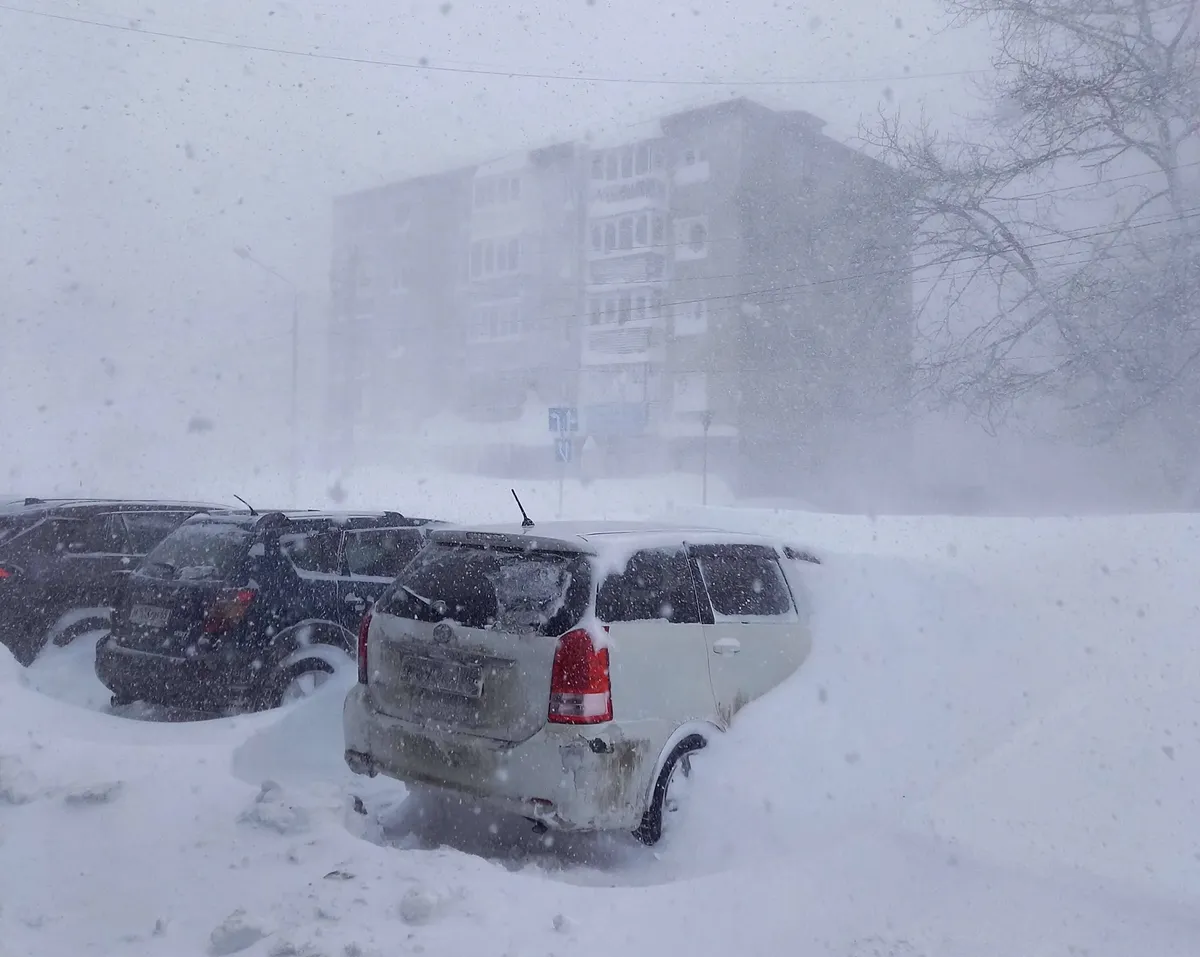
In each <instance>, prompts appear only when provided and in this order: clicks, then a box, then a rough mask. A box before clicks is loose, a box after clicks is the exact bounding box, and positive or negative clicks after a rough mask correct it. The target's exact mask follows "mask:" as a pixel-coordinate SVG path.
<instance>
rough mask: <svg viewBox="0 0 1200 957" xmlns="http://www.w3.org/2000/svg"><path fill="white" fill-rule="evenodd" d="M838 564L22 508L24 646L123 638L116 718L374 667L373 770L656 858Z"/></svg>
mask: <svg viewBox="0 0 1200 957" xmlns="http://www.w3.org/2000/svg"><path fill="white" fill-rule="evenodd" d="M518 505H519V503H518ZM813 564H819V562H818V560H817V559H816V558H815V557H814V556H812V555H811V554H808V553H807V552H804V551H801V550H798V549H796V548H794V547H791V546H789V545H786V544H784V543H782V542H779V541H776V540H773V539H770V538H765V537H760V536H753V535H736V534H731V533H728V532H720V531H714V530H711V529H697V528H665V527H659V526H653V527H652V526H639V525H631V524H613V523H605V524H596V523H591V524H580V523H555V524H551V525H545V526H536V525H534V523H533V522H532V521H530V520H529V519H528V518H525V521H524V522H523V523H522V524H521V525H519V526H494V527H452V526H449V525H448V524H447V523H445V522H442V521H436V520H431V519H425V518H409V517H405V516H404V515H401V514H399V513H396V512H353V513H350V512H343V513H326V512H312V511H306V512H298V511H268V512H258V511H255V510H253V509H249V508H245V509H240V510H237V509H231V508H226V507H221V506H211V505H204V504H199V503H177V502H170V503H162V502H96V501H87V502H79V501H41V500H36V499H25V500H21V501H19V502H13V503H9V504H7V505H4V504H0V639H2V640H3V641H4V643H5V644H7V645H8V646H9V647H10V648H11V649H12V650H13V651H14V653H15V654H16V655H17V657H18V658H19V660H21V661H23V662H25V663H29V662H30V661H32V660H33V659H34V658H35V657H36V656H37V654H38V652H39V651H40V650H41V649H42V648H43V647H44V646H45V645H46V644H47V643H49V642H55V643H65V642H67V641H69V640H71V639H72V637H74V636H77V635H79V634H82V633H86V632H91V631H95V630H97V629H103V631H102V636H101V637H100V639H99V641H98V642H97V644H96V653H95V669H96V674H97V675H98V676H99V678H100V679H101V680H102V681H103V682H104V684H105V685H106V686H107V687H108V688H109V689H110V690H111V691H112V696H113V703H114V705H120V704H125V703H131V702H133V701H137V700H143V701H148V702H152V703H155V704H159V705H167V706H173V707H177V708H183V709H187V710H195V711H202V712H210V713H211V712H218V713H219V712H228V711H231V710H234V711H240V710H259V709H265V708H273V707H277V706H280V705H282V704H286V703H287V702H289V701H291V700H293V699H297V698H300V697H304V696H305V695H307V694H308V693H311V692H312V691H313V690H315V688H316V687H317V686H319V685H320V684H321V683H322V682H323V681H324V680H326V679H327V678H328V677H329V676H330V675H331V674H333V673H334V672H335V669H336V668H337V667H338V666H339V665H340V664H349V662H350V661H351V659H352V658H354V657H357V664H358V683H357V684H356V685H355V687H354V688H353V689H352V690H351V691H350V693H349V694H348V695H347V697H346V701H345V705H344V709H343V733H344V739H345V754H344V757H345V761H346V763H347V765H348V766H349V767H350V768H351V769H352V770H353V771H355V772H357V773H360V774H366V775H370V776H375V775H377V774H384V775H388V776H390V777H393V778H396V779H398V780H400V781H403V782H404V783H405V784H406V785H407V786H408V787H409V788H410V789H412V790H421V789H425V790H429V791H432V792H436V793H440V794H450V795H455V796H457V797H458V798H460V799H464V798H465V799H467V800H470V801H473V802H478V803H479V804H482V805H487V806H490V807H492V808H494V809H497V810H501V811H504V812H508V813H514V814H518V815H522V816H524V817H526V818H528V819H529V820H530V821H532V822H533V823H534V825H535V827H536V828H538V829H546V828H556V829H564V830H615V829H621V830H627V831H631V832H633V833H634V834H635V835H636V836H637V837H638V838H639V839H640V840H642V841H643V842H645V843H648V844H653V843H655V842H656V841H658V840H659V838H660V837H661V835H662V833H663V830H664V827H665V826H666V822H667V820H668V819H669V816H670V814H671V812H672V811H673V810H675V809H677V808H678V806H679V805H680V802H681V801H682V800H683V799H684V797H685V795H686V792H687V789H688V787H689V784H690V779H691V772H692V761H693V757H694V756H695V755H696V754H697V753H698V752H699V751H701V750H702V749H703V748H705V747H706V745H707V744H708V742H709V741H710V740H712V738H713V736H714V735H716V734H720V733H721V732H722V731H724V730H725V729H726V728H728V726H729V724H730V722H731V721H732V720H733V718H734V716H735V715H736V714H737V713H738V712H739V711H740V710H741V709H742V708H743V707H745V706H746V705H747V704H748V703H749V702H751V701H754V700H755V699H757V698H759V697H761V696H762V695H763V694H765V693H767V692H768V691H770V690H771V689H772V688H774V687H775V686H776V685H778V684H779V683H780V682H782V681H783V680H784V679H785V678H787V677H788V676H789V675H790V674H792V673H793V672H795V671H796V669H798V668H799V667H800V666H801V664H802V663H803V662H804V661H805V659H806V658H807V657H808V654H809V652H810V649H811V645H812V635H811V628H810V621H809V615H810V591H809V583H808V581H807V575H808V574H809V569H811V567H812V565H813Z"/></svg>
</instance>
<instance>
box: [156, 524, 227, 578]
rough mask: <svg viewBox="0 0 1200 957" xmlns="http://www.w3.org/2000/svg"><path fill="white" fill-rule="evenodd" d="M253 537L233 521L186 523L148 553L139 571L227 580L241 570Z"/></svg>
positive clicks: (164, 576) (158, 576)
mask: <svg viewBox="0 0 1200 957" xmlns="http://www.w3.org/2000/svg"><path fill="white" fill-rule="evenodd" d="M250 538H251V535H250V531H249V530H248V529H246V528H244V527H243V526H241V525H238V524H236V523H234V522H219V521H211V520H203V519H201V520H199V521H196V520H193V521H190V522H185V523H184V524H183V525H180V526H179V528H177V529H175V531H173V532H172V533H171V534H170V535H168V536H167V537H166V538H165V539H163V541H162V542H161V543H160V544H159V545H158V547H156V548H155V549H154V550H153V551H151V552H150V554H149V555H147V556H146V559H145V561H143V562H142V564H141V567H139V568H138V572H137V573H138V574H139V575H144V576H146V577H148V578H160V579H187V578H193V579H205V580H210V581H211V580H218V581H221V580H226V579H229V578H232V577H233V576H235V575H236V574H237V573H238V572H239V571H240V570H241V564H242V561H243V559H244V558H245V556H246V552H247V550H248V547H249V544H250Z"/></svg>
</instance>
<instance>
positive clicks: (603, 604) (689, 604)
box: [596, 548, 700, 625]
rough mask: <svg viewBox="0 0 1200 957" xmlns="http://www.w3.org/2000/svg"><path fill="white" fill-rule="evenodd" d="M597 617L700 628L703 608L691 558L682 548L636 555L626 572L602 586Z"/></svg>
mask: <svg viewBox="0 0 1200 957" xmlns="http://www.w3.org/2000/svg"><path fill="white" fill-rule="evenodd" d="M596 616H597V617H598V618H599V619H600V620H601V621H604V622H616V621H651V620H654V619H661V618H665V619H666V620H667V621H669V622H671V623H673V624H677V625H688V624H698V623H699V622H700V607H699V604H698V603H697V601H696V589H695V585H694V584H693V582H692V571H691V568H690V566H689V565H688V559H687V554H686V553H685V552H684V550H683V549H682V548H678V549H671V548H647V549H643V550H642V551H640V552H635V553H634V555H633V557H632V558H630V559H629V562H628V563H627V564H626V566H625V570H624V571H623V572H621V573H620V574H610V575H609V576H608V577H607V578H605V579H604V580H603V581H602V582H601V584H600V589H599V591H598V593H597V595H596Z"/></svg>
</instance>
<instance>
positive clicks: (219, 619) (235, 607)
mask: <svg viewBox="0 0 1200 957" xmlns="http://www.w3.org/2000/svg"><path fill="white" fill-rule="evenodd" d="M256 594H258V593H257V592H256V591H255V590H254V589H253V588H239V589H238V590H237V591H233V592H227V593H226V594H223V595H222V596H221V597H220V598H218V599H217V600H216V601H215V602H214V603H213V604H212V605H211V606H210V607H209V609H208V611H206V612H205V613H204V633H205V634H206V635H220V634H223V633H224V632H227V631H229V630H231V629H233V628H236V627H237V626H238V625H240V624H241V623H242V621H243V619H245V617H246V612H248V611H249V610H250V605H251V604H253V602H254V596H255V595H256Z"/></svg>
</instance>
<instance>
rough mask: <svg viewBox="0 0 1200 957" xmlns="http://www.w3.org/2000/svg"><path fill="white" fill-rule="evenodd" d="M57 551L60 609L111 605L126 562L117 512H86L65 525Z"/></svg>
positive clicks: (125, 568)
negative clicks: (60, 576) (61, 590)
mask: <svg viewBox="0 0 1200 957" xmlns="http://www.w3.org/2000/svg"><path fill="white" fill-rule="evenodd" d="M66 531H67V536H66V538H65V540H64V545H65V547H64V548H63V549H62V551H61V552H60V558H59V568H60V569H61V573H62V582H63V595H64V598H65V599H66V600H65V601H64V602H63V605H64V608H63V610H64V611H65V610H68V609H85V608H87V609H92V608H111V607H113V606H114V605H115V604H116V601H117V598H118V596H119V595H120V592H121V583H122V580H123V577H124V576H123V574H122V573H123V572H125V571H126V570H127V569H128V566H129V544H128V540H127V538H126V534H125V524H124V521H123V520H122V516H121V514H120V513H119V512H103V513H94V514H90V515H87V516H86V517H84V518H82V519H81V520H79V521H77V522H74V523H71V524H69V525H67V526H66Z"/></svg>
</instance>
